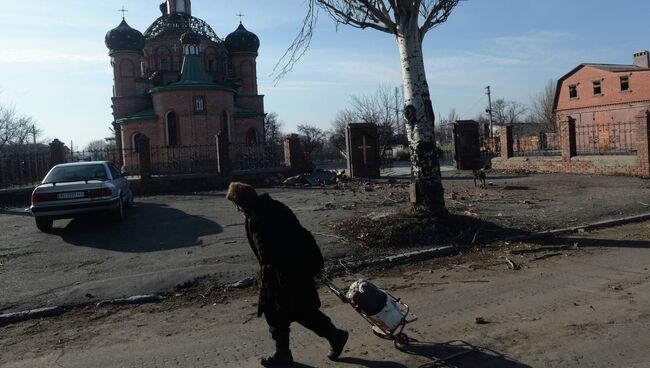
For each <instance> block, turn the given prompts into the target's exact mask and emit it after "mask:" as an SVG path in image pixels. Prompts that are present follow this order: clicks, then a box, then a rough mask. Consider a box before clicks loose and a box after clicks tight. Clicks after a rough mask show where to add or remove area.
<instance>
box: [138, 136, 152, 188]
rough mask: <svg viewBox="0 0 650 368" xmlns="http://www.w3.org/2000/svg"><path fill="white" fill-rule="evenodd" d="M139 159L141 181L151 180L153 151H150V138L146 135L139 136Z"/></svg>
mask: <svg viewBox="0 0 650 368" xmlns="http://www.w3.org/2000/svg"><path fill="white" fill-rule="evenodd" d="M137 139H138V142H137V145H138V158H139V159H140V179H141V180H149V179H151V151H150V150H149V138H148V137H146V136H144V135H139V136H138V138H137Z"/></svg>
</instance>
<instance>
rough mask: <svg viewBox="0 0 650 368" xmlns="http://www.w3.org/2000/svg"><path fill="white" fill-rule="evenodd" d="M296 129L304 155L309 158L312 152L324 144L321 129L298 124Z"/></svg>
mask: <svg viewBox="0 0 650 368" xmlns="http://www.w3.org/2000/svg"><path fill="white" fill-rule="evenodd" d="M297 129H298V133H299V134H300V138H301V139H302V143H303V145H304V146H305V153H307V154H308V155H310V156H311V154H312V153H313V152H314V151H317V150H319V149H321V148H322V147H323V143H325V132H323V130H322V129H320V128H319V127H316V126H313V125H308V124H300V125H298V128H297Z"/></svg>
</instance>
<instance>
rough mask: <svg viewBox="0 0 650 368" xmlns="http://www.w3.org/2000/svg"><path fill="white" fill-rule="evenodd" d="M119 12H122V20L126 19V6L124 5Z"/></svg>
mask: <svg viewBox="0 0 650 368" xmlns="http://www.w3.org/2000/svg"><path fill="white" fill-rule="evenodd" d="M117 11H118V12H122V19H124V13H126V12H128V10H126V9H124V5H122V9H117Z"/></svg>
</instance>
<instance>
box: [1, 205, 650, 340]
mask: <svg viewBox="0 0 650 368" xmlns="http://www.w3.org/2000/svg"><path fill="white" fill-rule="evenodd" d="M645 220H650V213H644V214H640V215H634V216H628V217H623V218H620V219H612V220H603V221H597V222H594V223H591V224H587V225H578V226H572V227H566V228H561V229H555V230H547V231H541V232H537V233H533V234H528V235H518V236H513V237H509V238H504V240H508V241H524V240H531V239H537V238H542V237H547V236H555V235H559V234H564V233H570V232H576V231H579V230H581V229H582V230H593V229H600V228H606V227H613V226H618V225H623V224H627V223H632V222H640V221H645ZM458 251H459V247H457V246H453V245H449V246H444V247H435V248H429V249H423V250H417V251H413V252H408V253H402V254H397V255H393V256H387V257H383V258H378V259H370V260H367V261H358V262H351V263H347V264H340V265H334V266H330V267H327V268H325V270H324V271H323V274H325V275H328V274H330V273H340V272H350V271H356V270H359V269H362V268H367V267H373V266H386V265H397V264H404V263H409V262H413V261H421V260H426V259H431V258H437V257H445V256H448V255H451V254H454V253H457V252H458ZM254 283H255V277H254V276H253V277H246V278H244V279H242V280H239V281H237V282H234V283H231V284H227V285H224V286H225V287H226V288H240V289H243V288H247V287H249V286H251V285H253V284H254ZM164 299H165V297H164V296H163V295H157V294H147V295H135V296H131V297H128V298H118V299H111V300H104V301H101V302H98V303H97V304H96V306H97V307H101V306H104V305H130V304H145V303H157V302H160V301H162V300H164ZM68 309H69V307H60V306H57V307H46V308H38V309H31V310H27V311H22V312H14V313H8V314H1V315H0V327H3V326H6V325H9V324H13V323H17V322H22V321H27V320H30V319H35V318H45V317H54V316H58V315H61V314H63V313H65V312H67V310H68Z"/></svg>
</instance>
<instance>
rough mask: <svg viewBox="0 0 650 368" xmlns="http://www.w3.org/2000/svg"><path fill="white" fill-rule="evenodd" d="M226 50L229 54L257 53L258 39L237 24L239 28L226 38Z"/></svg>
mask: <svg viewBox="0 0 650 368" xmlns="http://www.w3.org/2000/svg"><path fill="white" fill-rule="evenodd" d="M226 48H227V49H228V51H229V52H257V50H258V49H259V48H260V39H259V38H257V36H256V35H255V33H253V32H249V31H248V30H247V29H246V28H244V25H243V24H241V23H239V27H237V29H236V30H235V31H234V32H233V33H231V34H229V35H228V36H227V37H226Z"/></svg>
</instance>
